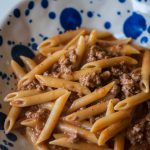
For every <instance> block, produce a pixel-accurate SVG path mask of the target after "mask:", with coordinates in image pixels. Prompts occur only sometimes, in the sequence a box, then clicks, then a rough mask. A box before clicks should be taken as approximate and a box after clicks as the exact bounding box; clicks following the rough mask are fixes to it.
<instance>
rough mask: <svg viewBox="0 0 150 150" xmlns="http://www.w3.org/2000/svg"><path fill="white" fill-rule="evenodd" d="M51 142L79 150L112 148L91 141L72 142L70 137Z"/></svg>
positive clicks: (107, 149) (106, 149)
mask: <svg viewBox="0 0 150 150" xmlns="http://www.w3.org/2000/svg"><path fill="white" fill-rule="evenodd" d="M50 144H52V145H58V146H62V147H65V148H69V149H77V150H85V149H86V150H91V149H92V150H111V149H110V148H106V147H100V146H97V145H95V144H91V143H84V142H78V143H71V142H70V140H69V138H60V139H56V140H54V141H51V142H50Z"/></svg>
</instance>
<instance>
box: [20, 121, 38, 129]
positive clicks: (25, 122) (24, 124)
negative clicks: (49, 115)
mask: <svg viewBox="0 0 150 150" xmlns="http://www.w3.org/2000/svg"><path fill="white" fill-rule="evenodd" d="M36 124H37V120H36V119H26V120H23V121H22V122H21V125H23V126H27V127H33V128H34V127H35V126H36Z"/></svg>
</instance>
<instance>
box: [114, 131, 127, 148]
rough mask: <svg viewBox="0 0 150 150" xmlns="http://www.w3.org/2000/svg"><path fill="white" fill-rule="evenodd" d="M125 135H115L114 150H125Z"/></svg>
mask: <svg viewBox="0 0 150 150" xmlns="http://www.w3.org/2000/svg"><path fill="white" fill-rule="evenodd" d="M124 145H125V135H124V134H123V133H122V134H119V135H117V136H116V137H115V143H114V150H124Z"/></svg>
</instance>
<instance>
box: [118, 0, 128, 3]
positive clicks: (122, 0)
mask: <svg viewBox="0 0 150 150" xmlns="http://www.w3.org/2000/svg"><path fill="white" fill-rule="evenodd" d="M118 1H119V2H120V3H124V2H125V1H126V0H118Z"/></svg>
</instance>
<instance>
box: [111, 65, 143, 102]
mask: <svg viewBox="0 0 150 150" xmlns="http://www.w3.org/2000/svg"><path fill="white" fill-rule="evenodd" d="M134 69H135V66H132V65H128V64H126V63H125V62H121V63H120V65H119V66H115V67H111V68H110V72H111V78H112V80H115V79H117V80H118V79H119V83H118V85H119V86H120V87H121V89H120V91H121V93H120V95H121V99H124V98H126V97H129V96H132V95H135V94H137V93H139V92H140V87H139V82H140V79H141V72H140V71H139V69H138V70H137V69H136V70H134ZM133 70H134V71H133Z"/></svg>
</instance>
